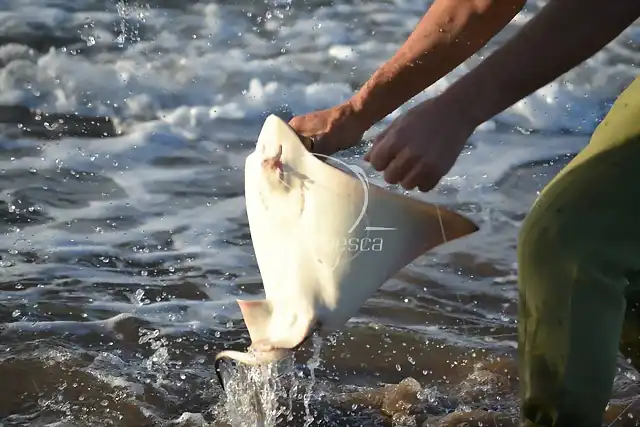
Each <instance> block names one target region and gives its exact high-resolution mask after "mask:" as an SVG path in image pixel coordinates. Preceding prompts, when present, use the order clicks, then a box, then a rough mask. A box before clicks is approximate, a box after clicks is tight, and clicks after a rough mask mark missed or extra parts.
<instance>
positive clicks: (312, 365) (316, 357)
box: [303, 334, 322, 427]
mask: <svg viewBox="0 0 640 427" xmlns="http://www.w3.org/2000/svg"><path fill="white" fill-rule="evenodd" d="M311 341H312V343H313V355H312V356H311V358H310V359H309V361H308V362H307V367H308V368H309V376H310V381H309V383H308V384H307V387H306V392H305V394H304V400H303V403H304V412H305V419H304V427H309V426H311V424H313V420H314V418H313V415H312V414H311V411H310V410H309V404H310V403H311V397H312V395H313V386H314V385H315V383H316V369H317V368H318V366H320V352H321V350H322V338H321V337H320V336H319V335H317V334H314V335H313V336H312V337H311Z"/></svg>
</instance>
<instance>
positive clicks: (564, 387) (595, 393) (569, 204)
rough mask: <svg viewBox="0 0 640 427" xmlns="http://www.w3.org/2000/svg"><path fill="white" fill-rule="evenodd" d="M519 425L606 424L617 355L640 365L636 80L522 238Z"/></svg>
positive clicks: (542, 199) (539, 205)
mask: <svg viewBox="0 0 640 427" xmlns="http://www.w3.org/2000/svg"><path fill="white" fill-rule="evenodd" d="M518 265H519V280H518V286H519V299H520V300H519V313H518V340H519V348H518V358H519V370H520V383H521V391H520V392H521V398H522V411H521V413H522V421H521V426H522V427H533V426H557V427H600V426H602V422H603V414H604V411H605V408H606V405H607V403H608V401H609V398H610V395H611V390H612V385H613V380H614V376H615V372H616V357H617V351H618V349H620V350H621V351H622V353H623V354H624V356H625V357H627V358H629V359H630V360H631V362H632V363H633V365H634V366H635V367H636V368H640V310H638V311H637V312H636V307H637V306H638V302H640V297H638V294H639V293H640V77H638V78H636V80H635V81H634V82H633V83H632V84H631V85H630V86H629V87H627V89H626V90H625V91H624V92H623V93H622V94H621V95H620V97H619V98H618V99H617V100H616V102H615V103H614V105H613V107H612V108H611V110H610V111H609V114H608V115H607V117H606V118H605V120H604V121H603V122H602V123H600V125H599V126H598V127H597V129H596V130H595V132H594V133H593V136H592V138H591V141H590V142H589V144H588V145H587V147H585V149H584V150H583V151H582V152H580V153H579V154H578V156H576V157H575V158H574V159H573V160H572V161H571V162H570V163H569V164H568V165H567V166H566V167H565V168H564V169H563V170H562V171H561V172H560V173H559V174H558V175H557V176H556V177H555V178H554V179H553V180H552V181H551V182H550V183H549V184H548V185H547V186H546V188H545V189H544V191H542V193H541V194H540V196H539V197H538V199H537V200H536V202H535V203H534V205H533V207H532V209H531V211H530V212H529V215H528V216H527V218H526V220H525V222H524V224H523V226H522V229H521V231H520V236H519V238H518Z"/></svg>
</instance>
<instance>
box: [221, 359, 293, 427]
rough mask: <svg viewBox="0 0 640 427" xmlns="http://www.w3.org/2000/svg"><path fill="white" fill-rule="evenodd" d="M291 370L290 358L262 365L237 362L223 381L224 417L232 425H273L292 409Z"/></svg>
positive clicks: (234, 426)
mask: <svg viewBox="0 0 640 427" xmlns="http://www.w3.org/2000/svg"><path fill="white" fill-rule="evenodd" d="M291 374H293V359H292V358H291V359H285V360H282V361H279V362H278V363H272V364H269V365H261V366H249V365H244V364H239V365H238V366H237V368H236V370H235V372H234V373H233V374H232V375H231V376H230V377H229V380H228V381H227V383H226V384H225V392H226V400H225V405H224V406H225V412H226V416H227V420H226V421H227V422H228V423H229V424H230V425H231V426H232V427H275V426H276V424H277V422H278V420H279V418H281V417H282V416H283V415H284V416H287V415H290V414H291V412H292V402H293V397H292V396H291V395H290V393H289V392H288V390H291V387H288V386H287V384H289V385H290V382H289V381H287V380H288V379H289V377H290V376H291ZM294 383H295V381H294ZM293 389H294V390H295V387H294V388H293ZM283 401H288V402H289V404H288V405H285V404H283Z"/></svg>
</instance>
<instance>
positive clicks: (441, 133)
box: [364, 95, 478, 192]
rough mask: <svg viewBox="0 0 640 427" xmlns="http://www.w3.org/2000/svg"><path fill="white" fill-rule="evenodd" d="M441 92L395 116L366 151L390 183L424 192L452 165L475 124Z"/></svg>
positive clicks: (368, 157) (373, 163)
mask: <svg viewBox="0 0 640 427" xmlns="http://www.w3.org/2000/svg"><path fill="white" fill-rule="evenodd" d="M459 105H460V103H459V102H455V101H452V100H449V99H448V98H444V97H443V96H442V95H441V96H439V97H436V98H431V99H428V100H426V101H424V102H422V103H421V104H419V105H417V106H415V107H413V108H411V109H410V110H409V111H407V112H406V113H404V114H403V115H401V116H400V117H398V118H396V119H395V120H394V121H393V122H392V123H391V124H390V125H389V127H387V128H386V129H385V130H384V131H383V132H382V133H381V134H380V135H378V137H377V138H376V139H375V141H374V142H373V146H372V147H371V149H369V151H368V152H367V153H366V154H365V156H364V160H366V161H368V162H369V163H370V164H371V165H372V166H373V167H374V168H375V169H376V170H377V171H379V172H381V171H384V179H385V181H387V182H388V183H389V184H398V183H399V184H400V185H402V187H404V188H405V189H407V190H413V189H414V188H416V187H417V188H418V189H419V190H420V191H423V192H427V191H429V190H431V189H432V188H433V187H435V186H436V185H437V184H438V182H440V179H441V178H442V177H443V176H444V175H446V174H447V173H448V172H449V170H451V168H452V167H453V165H454V164H455V162H456V160H457V158H458V156H459V155H460V152H461V151H462V148H463V147H464V145H465V143H466V142H467V139H468V138H469V137H470V136H471V134H472V133H473V131H474V130H475V128H476V127H477V126H478V124H477V123H476V122H475V121H473V120H472V119H471V118H470V117H467V116H466V115H465V114H464V113H463V112H462V111H460V108H459Z"/></svg>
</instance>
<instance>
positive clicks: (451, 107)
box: [438, 71, 497, 129]
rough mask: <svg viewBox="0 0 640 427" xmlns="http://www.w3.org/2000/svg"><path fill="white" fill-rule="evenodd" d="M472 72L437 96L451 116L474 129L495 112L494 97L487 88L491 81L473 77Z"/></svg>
mask: <svg viewBox="0 0 640 427" xmlns="http://www.w3.org/2000/svg"><path fill="white" fill-rule="evenodd" d="M473 72H474V71H471V72H470V73H468V74H467V75H465V76H463V77H462V78H460V79H459V80H457V81H456V82H455V83H453V84H452V85H451V86H449V87H448V88H447V89H445V90H444V92H442V94H440V95H439V96H438V98H440V99H441V101H442V103H443V105H446V106H447V109H448V111H450V114H451V115H452V117H455V119H456V120H461V121H462V123H463V124H464V126H468V127H472V128H473V129H475V128H477V127H478V126H480V125H481V124H483V123H484V122H486V121H487V120H489V119H491V118H492V117H493V116H494V115H495V114H497V113H494V108H493V107H494V98H493V97H492V96H491V89H488V87H489V85H490V84H491V83H490V82H483V81H481V79H477V78H475V77H476V76H475V75H473V74H471V73H473ZM487 92H488V93H487Z"/></svg>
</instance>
